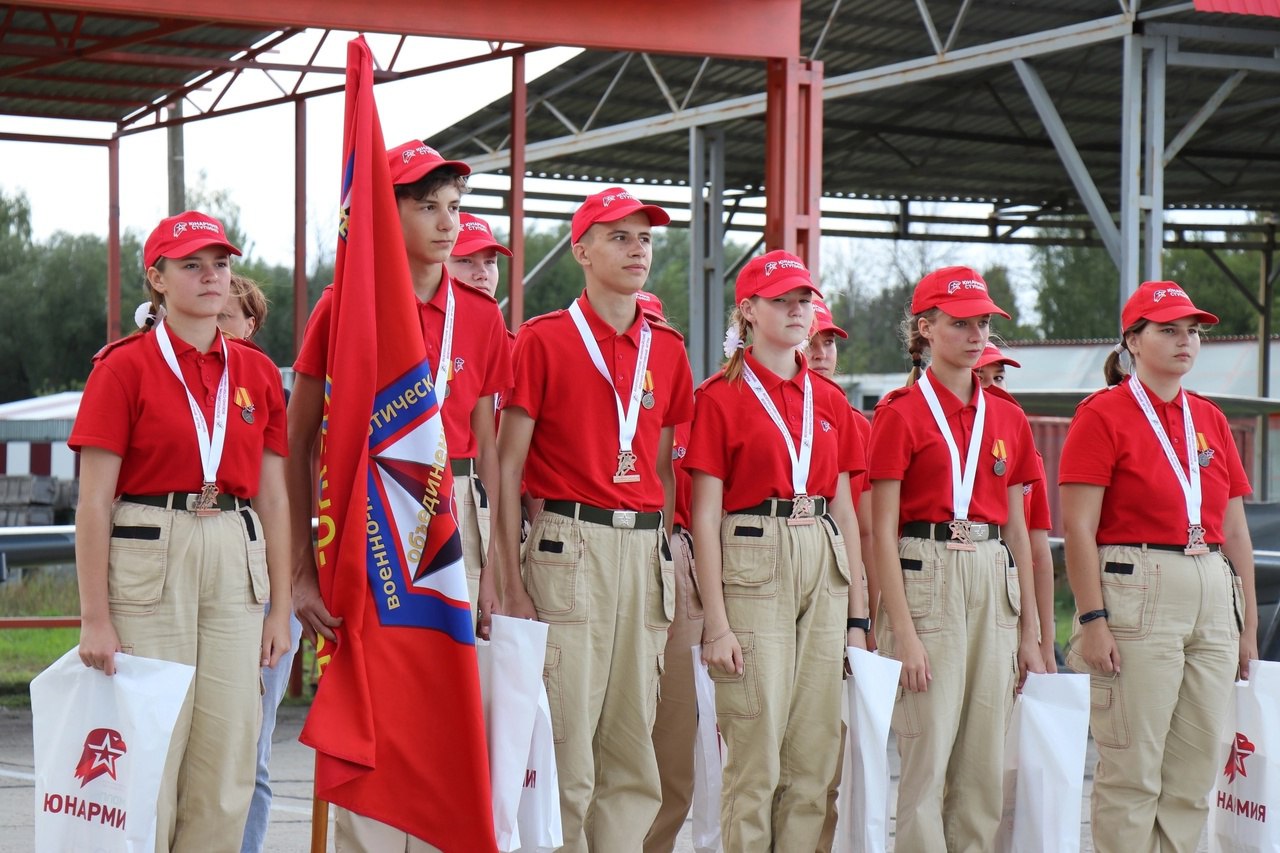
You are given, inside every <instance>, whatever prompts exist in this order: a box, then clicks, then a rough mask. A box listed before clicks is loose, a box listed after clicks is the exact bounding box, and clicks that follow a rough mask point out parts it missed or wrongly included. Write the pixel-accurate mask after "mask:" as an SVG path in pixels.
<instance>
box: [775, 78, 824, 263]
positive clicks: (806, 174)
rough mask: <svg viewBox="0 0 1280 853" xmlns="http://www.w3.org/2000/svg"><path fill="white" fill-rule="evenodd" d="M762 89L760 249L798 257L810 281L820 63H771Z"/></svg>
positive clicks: (818, 174) (818, 170) (817, 190)
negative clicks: (762, 222) (765, 109)
mask: <svg viewBox="0 0 1280 853" xmlns="http://www.w3.org/2000/svg"><path fill="white" fill-rule="evenodd" d="M765 87H766V100H767V103H768V112H767V114H766V116H765V169H764V184H765V194H766V208H765V216H766V222H765V247H766V248H768V249H786V250H787V251H788V252H792V253H793V254H795V255H798V256H799V257H800V258H801V259H802V260H804V262H805V264H806V265H807V266H808V267H809V271H810V273H811V274H812V275H814V276H815V277H816V276H817V275H818V274H819V271H818V240H819V236H820V234H821V228H820V224H819V209H818V203H819V200H820V199H821V197H822V63H821V62H813V61H811V60H802V59H771V60H769V63H768V79H767V81H766V83H765Z"/></svg>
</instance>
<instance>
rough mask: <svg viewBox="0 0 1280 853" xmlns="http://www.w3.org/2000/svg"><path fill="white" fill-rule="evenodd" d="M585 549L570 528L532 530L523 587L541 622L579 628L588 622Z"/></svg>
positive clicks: (569, 526)
mask: <svg viewBox="0 0 1280 853" xmlns="http://www.w3.org/2000/svg"><path fill="white" fill-rule="evenodd" d="M585 552H586V547H585V545H584V543H583V541H582V536H581V534H580V533H579V532H578V530H577V529H576V528H574V527H572V526H571V525H546V524H540V525H536V526H535V527H534V530H533V533H532V535H531V536H530V537H529V550H528V553H527V554H526V557H525V572H524V574H525V577H524V582H525V587H526V588H527V589H528V591H529V597H530V598H532V599H533V604H534V607H536V608H537V610H538V618H539V619H541V620H542V621H543V622H549V623H553V624H558V625H580V624H582V623H584V622H586V621H587V616H588V610H589V608H588V606H587V603H588V602H587V581H588V579H587V577H586V573H585V572H584V571H583V566H582V562H583V558H584V555H585Z"/></svg>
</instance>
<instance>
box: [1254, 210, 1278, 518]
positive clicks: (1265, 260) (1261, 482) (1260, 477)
mask: <svg viewBox="0 0 1280 853" xmlns="http://www.w3.org/2000/svg"><path fill="white" fill-rule="evenodd" d="M1268 224H1269V225H1270V229H1269V232H1268V234H1267V244H1268V245H1267V248H1266V249H1264V250H1263V252H1262V265H1261V270H1260V273H1259V275H1258V301H1259V302H1261V303H1262V311H1261V313H1260V314H1259V316H1258V396H1259V397H1270V396H1271V332H1272V323H1271V313H1272V310H1273V309H1274V308H1275V301H1276V280H1275V276H1274V267H1275V241H1276V226H1275V223H1274V222H1271V223H1268ZM1255 455H1256V456H1257V458H1258V471H1257V473H1256V474H1255V476H1254V482H1255V483H1257V484H1258V489H1257V493H1256V497H1257V499H1258V500H1260V501H1263V502H1266V501H1269V500H1271V419H1270V417H1268V416H1267V415H1265V414H1264V415H1260V416H1259V417H1258V447H1257V453H1256V454H1255Z"/></svg>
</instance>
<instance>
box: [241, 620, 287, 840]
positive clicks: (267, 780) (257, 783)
mask: <svg viewBox="0 0 1280 853" xmlns="http://www.w3.org/2000/svg"><path fill="white" fill-rule="evenodd" d="M270 612H271V605H270V604H268V605H266V611H265V613H264V614H263V615H264V617H265V615H266V613H270ZM301 639H302V623H301V622H299V621H298V617H297V616H293V615H292V614H291V615H290V616H289V651H288V652H287V653H285V654H284V655H281V657H280V660H279V662H277V663H276V665H275V667H274V668H272V667H269V666H264V667H263V668H262V730H261V731H260V732H259V733H258V776H257V779H256V780H254V784H253V800H252V801H251V802H250V803H249V818H248V820H246V821H245V825H244V841H243V842H241V845H240V853H260V851H261V850H262V845H263V843H264V842H265V841H266V838H267V824H268V823H269V822H270V819H271V770H270V767H269V765H270V763H271V735H272V733H273V732H274V731H275V728H276V708H278V707H280V700H281V699H283V698H284V691H285V687H287V686H288V684H289V672H290V671H291V670H292V669H293V656H294V654H295V653H296V652H297V650H298V642H299V641H300V640H301Z"/></svg>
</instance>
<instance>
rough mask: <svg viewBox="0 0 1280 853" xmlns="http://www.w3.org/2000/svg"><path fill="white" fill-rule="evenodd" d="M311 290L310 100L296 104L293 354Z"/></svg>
mask: <svg viewBox="0 0 1280 853" xmlns="http://www.w3.org/2000/svg"><path fill="white" fill-rule="evenodd" d="M310 302H311V299H310V295H309V294H308V293H307V101H306V99H305V98H299V99H298V100H297V101H295V102H294V104H293V355H294V356H297V354H298V352H300V351H301V350H302V333H303V332H305V331H306V328H307V317H308V316H310V313H311V305H310Z"/></svg>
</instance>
